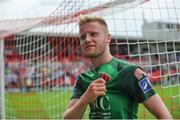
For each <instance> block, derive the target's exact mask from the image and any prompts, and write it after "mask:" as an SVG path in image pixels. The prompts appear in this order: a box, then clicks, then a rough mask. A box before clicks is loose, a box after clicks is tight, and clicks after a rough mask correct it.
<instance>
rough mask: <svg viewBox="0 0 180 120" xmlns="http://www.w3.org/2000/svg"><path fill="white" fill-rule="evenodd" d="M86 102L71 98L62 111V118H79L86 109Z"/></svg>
mask: <svg viewBox="0 0 180 120" xmlns="http://www.w3.org/2000/svg"><path fill="white" fill-rule="evenodd" d="M86 107H87V104H86V103H85V102H83V101H82V99H72V100H71V101H70V102H69V105H68V108H67V110H66V112H65V113H64V119H80V118H82V117H83V115H84V112H85V111H86Z"/></svg>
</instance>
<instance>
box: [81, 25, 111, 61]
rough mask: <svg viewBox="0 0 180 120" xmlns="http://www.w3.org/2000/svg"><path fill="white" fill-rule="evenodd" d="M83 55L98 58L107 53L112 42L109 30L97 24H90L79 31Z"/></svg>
mask: <svg viewBox="0 0 180 120" xmlns="http://www.w3.org/2000/svg"><path fill="white" fill-rule="evenodd" d="M79 34H80V43H81V48H82V52H83V54H84V55H85V56H86V57H88V58H96V57H98V56H100V55H102V54H104V53H105V51H106V47H107V46H108V45H109V44H108V43H109V42H110V35H109V34H108V32H107V28H106V27H105V26H103V25H101V24H99V23H97V22H89V23H86V24H85V25H83V26H81V28H80V30H79Z"/></svg>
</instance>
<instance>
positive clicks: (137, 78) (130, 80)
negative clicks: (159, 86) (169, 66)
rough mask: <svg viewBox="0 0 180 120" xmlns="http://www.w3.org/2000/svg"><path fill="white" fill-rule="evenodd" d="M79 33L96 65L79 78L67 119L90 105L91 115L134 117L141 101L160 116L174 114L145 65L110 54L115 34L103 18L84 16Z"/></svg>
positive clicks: (81, 19)
mask: <svg viewBox="0 0 180 120" xmlns="http://www.w3.org/2000/svg"><path fill="white" fill-rule="evenodd" d="M79 34H80V43H81V47H82V51H83V54H84V55H85V56H86V57H87V58H89V59H90V60H91V62H92V65H93V68H92V69H90V70H89V71H87V72H85V73H82V74H81V75H80V76H79V78H78V79H77V81H76V85H75V88H74V94H73V96H72V98H71V101H70V103H69V105H68V108H67V110H66V112H65V114H64V119H79V118H82V117H83V114H84V112H85V110H86V108H87V106H88V105H89V106H90V114H89V117H90V119H134V118H137V110H138V104H139V103H143V105H144V106H145V107H146V108H147V109H148V110H149V111H150V112H151V113H152V114H153V115H154V116H155V117H156V118H163V119H164V118H168V119H171V118H172V116H171V114H170V113H169V111H168V109H167V108H166V106H165V105H164V103H163V101H162V100H161V98H160V97H159V96H158V95H157V94H156V93H155V91H154V90H153V88H152V86H151V84H150V82H149V80H148V77H147V76H146V75H145V73H144V72H143V71H142V70H141V68H139V67H138V66H136V65H133V64H129V63H127V62H125V61H123V60H119V59H116V58H114V57H113V56H112V55H111V54H110V49H109V43H110V41H111V35H110V34H109V31H108V26H107V24H106V22H105V20H104V19H103V18H99V17H90V16H80V18H79Z"/></svg>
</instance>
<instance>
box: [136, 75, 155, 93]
mask: <svg viewBox="0 0 180 120" xmlns="http://www.w3.org/2000/svg"><path fill="white" fill-rule="evenodd" d="M138 84H139V86H140V87H141V90H142V91H143V93H147V92H148V91H150V90H151V89H152V86H151V83H150V81H149V79H148V77H146V78H144V79H142V80H140V81H139V82H138Z"/></svg>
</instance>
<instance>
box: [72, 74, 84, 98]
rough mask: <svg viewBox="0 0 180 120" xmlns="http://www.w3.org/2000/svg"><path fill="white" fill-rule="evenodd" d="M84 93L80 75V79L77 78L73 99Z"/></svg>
mask: <svg viewBox="0 0 180 120" xmlns="http://www.w3.org/2000/svg"><path fill="white" fill-rule="evenodd" d="M83 93H84V92H83V86H82V84H81V82H80V77H78V79H76V84H75V85H74V90H73V95H72V97H71V99H74V98H80V97H81V96H82V94H83Z"/></svg>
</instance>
